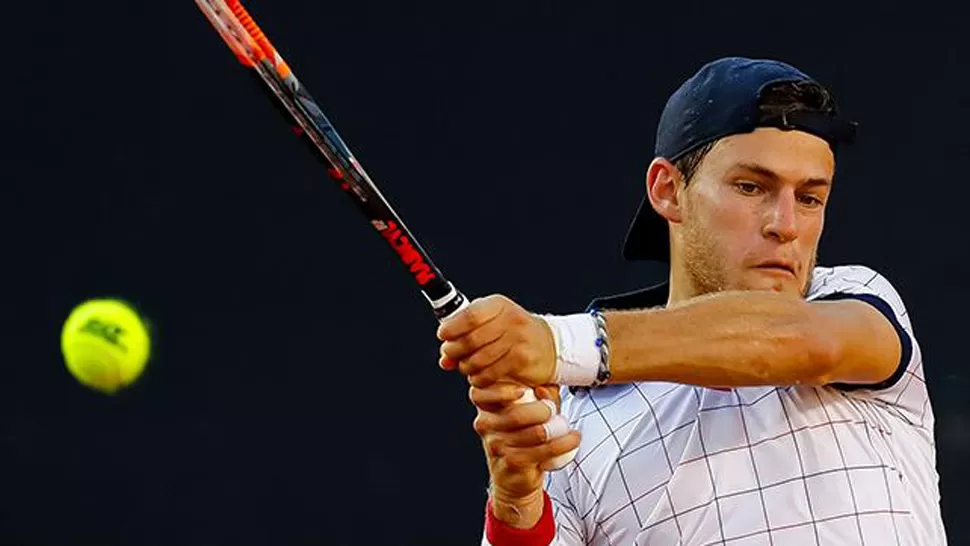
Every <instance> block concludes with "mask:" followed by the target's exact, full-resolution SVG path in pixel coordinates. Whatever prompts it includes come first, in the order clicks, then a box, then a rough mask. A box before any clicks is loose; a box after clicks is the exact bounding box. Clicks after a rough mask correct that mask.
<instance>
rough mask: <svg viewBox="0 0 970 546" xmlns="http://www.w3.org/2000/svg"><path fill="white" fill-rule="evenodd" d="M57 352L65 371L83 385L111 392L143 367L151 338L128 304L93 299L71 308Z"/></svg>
mask: <svg viewBox="0 0 970 546" xmlns="http://www.w3.org/2000/svg"><path fill="white" fill-rule="evenodd" d="M61 352H62V353H63V354H64V361H65V363H66V364H67V369H68V371H70V372H71V375H73V376H74V377H75V378H76V379H77V380H78V381H80V382H81V383H82V384H83V385H85V386H87V387H90V388H92V389H95V390H98V391H101V392H104V393H107V394H114V393H115V392H117V391H118V390H119V389H122V388H124V387H127V386H128V385H130V384H131V383H133V382H134V381H135V380H136V379H138V376H139V375H141V373H142V371H144V369H145V364H147V363H148V357H149V356H150V353H151V339H150V337H149V333H148V328H147V326H146V324H145V321H143V320H142V318H141V317H140V316H139V315H138V313H137V312H136V311H135V310H134V309H133V308H132V307H131V306H129V305H127V304H126V303H124V302H122V301H120V300H114V299H95V300H89V301H86V302H84V303H82V304H81V305H78V306H77V307H75V308H74V310H73V311H71V314H70V316H68V318H67V320H66V321H65V322H64V328H63V330H62V331H61Z"/></svg>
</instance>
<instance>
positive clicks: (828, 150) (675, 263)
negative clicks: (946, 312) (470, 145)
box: [438, 58, 946, 546]
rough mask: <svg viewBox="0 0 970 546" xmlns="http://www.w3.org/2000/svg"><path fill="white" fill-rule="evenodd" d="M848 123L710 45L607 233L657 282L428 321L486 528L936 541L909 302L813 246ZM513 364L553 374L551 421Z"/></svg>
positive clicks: (513, 538) (767, 69)
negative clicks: (548, 311) (570, 457)
mask: <svg viewBox="0 0 970 546" xmlns="http://www.w3.org/2000/svg"><path fill="white" fill-rule="evenodd" d="M854 127H855V126H854V124H852V123H847V122H845V121H843V120H842V119H840V117H839V113H838V111H837V108H836V105H835V102H834V100H833V98H832V96H831V94H830V93H829V92H828V91H827V90H826V89H825V88H824V87H823V86H821V85H820V84H818V83H817V82H815V81H814V80H813V79H812V78H810V77H809V76H807V75H805V74H804V73H802V72H800V71H798V70H797V69H795V68H793V67H791V66H789V65H787V64H783V63H780V62H774V61H768V60H751V59H743V58H725V59H720V60H717V61H715V62H712V63H710V64H708V65H706V66H704V67H703V68H701V70H700V71H699V72H698V73H697V74H695V75H694V76H693V77H691V78H690V79H688V80H687V81H686V82H685V83H684V84H683V85H682V86H681V87H680V88H679V89H678V90H677V91H676V92H675V93H674V94H673V95H672V97H671V98H670V100H669V101H668V103H667V105H666V107H665V109H664V111H663V114H662V116H661V119H660V124H659V128H658V131H657V140H656V150H655V152H656V153H655V159H654V160H653V161H652V162H651V163H650V166H649V168H648V170H647V175H646V198H645V200H644V203H643V204H642V205H641V208H640V211H639V212H638V214H637V216H636V218H635V219H634V222H633V224H632V226H631V229H630V232H629V234H628V237H627V241H626V243H625V248H624V254H625V256H626V257H627V258H630V259H658V260H669V264H670V274H669V279H668V281H667V282H664V283H663V284H661V285H659V286H655V287H651V288H647V289H644V290H640V291H636V292H632V293H627V294H621V295H618V296H611V297H603V298H598V299H595V300H594V301H593V302H592V304H591V305H590V309H589V310H588V312H586V313H580V314H573V315H565V316H548V315H537V314H532V313H529V312H527V311H526V310H524V309H522V308H521V307H520V306H518V305H516V304H515V303H514V302H512V301H510V300H509V299H508V298H505V297H501V296H491V297H488V298H483V299H481V300H478V301H475V302H474V303H473V304H472V305H471V306H470V307H469V308H468V309H467V310H466V311H464V312H462V313H461V314H459V315H457V316H456V317H454V318H453V319H452V320H449V321H447V322H446V323H444V324H442V325H441V327H440V329H439V332H438V335H439V337H440V339H441V340H442V341H443V344H442V347H441V351H442V359H441V365H442V366H443V367H444V368H446V369H453V368H458V369H459V370H460V371H461V373H463V374H465V375H467V376H468V378H469V381H470V382H471V383H472V385H473V388H472V389H471V397H472V400H473V402H474V403H475V404H476V406H477V407H478V409H479V414H478V418H477V419H476V424H475V428H476V430H477V431H478V433H479V434H480V435H481V437H482V439H483V444H484V446H485V451H486V457H487V460H488V465H489V471H490V477H491V486H490V489H489V493H490V495H489V499H488V501H487V504H486V524H485V533H484V534H485V536H484V538H483V544H491V545H493V546H506V545H536V546H538V545H547V544H555V545H560V546H565V545H579V544H584V545H585V544H596V545H604V546H605V545H624V546H627V545H633V544H638V545H646V544H650V545H702V544H730V545H745V546H751V545H762V544H764V545H784V546H793V545H802V544H812V545H846V544H866V545H886V544H905V545H910V544H912V545H915V544H920V545H942V544H945V543H946V537H945V534H944V528H943V523H942V519H941V514H940V509H939V493H938V487H937V482H938V477H937V473H936V470H935V462H936V461H935V459H936V454H935V447H934V417H933V410H932V407H931V404H930V401H929V397H928V394H927V390H926V384H925V382H924V377H923V364H922V358H921V354H920V348H919V345H918V344H917V342H916V339H915V337H914V333H913V327H912V325H911V323H910V319H909V317H908V316H907V312H906V308H905V306H904V304H903V302H902V300H901V299H900V297H899V295H898V294H897V292H896V290H895V289H894V288H893V286H892V285H891V284H890V282H889V281H888V280H887V279H886V278H884V277H883V276H882V275H880V274H879V273H877V272H875V271H873V270H871V269H869V268H867V267H865V266H862V265H852V266H838V267H818V266H816V262H815V257H816V249H817V246H818V242H819V238H820V236H821V234H822V226H823V220H824V217H825V209H826V204H827V202H828V200H829V194H830V192H831V190H832V184H833V178H834V174H835V156H836V152H837V151H838V148H839V145H840V144H843V143H847V142H849V141H851V140H852V137H853V134H854ZM515 384H520V385H531V386H543V385H547V386H548V385H561V386H563V389H562V390H561V394H562V414H563V416H565V419H566V421H561V420H557V419H552V420H550V419H551V417H552V415H553V414H554V412H555V410H554V409H553V407H552V406H554V405H555V404H548V403H544V402H542V401H539V402H534V403H530V404H521V405H515V404H513V403H512V402H513V401H514V400H515V399H516V398H517V397H518V396H519V394H520V393H521V387H516V386H514V385H515ZM567 422H568V425H567ZM568 428H571V429H574V431H576V432H570V433H568V434H564V433H565V432H566V430H567V429H568ZM577 432H578V433H580V434H581V435H582V438H581V440H580V438H579V437H578V435H577ZM577 445H579V451H578V454H577V456H576V457H575V459H574V461H573V462H571V463H569V464H568V465H567V466H566V467H565V468H563V469H561V470H559V471H556V472H551V473H548V474H547V473H545V472H544V470H546V469H547V467H548V464H549V461H550V460H551V459H552V457H554V456H557V455H561V454H564V453H567V452H568V451H570V450H571V449H573V448H574V447H576V446H577Z"/></svg>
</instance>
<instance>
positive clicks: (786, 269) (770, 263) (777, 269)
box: [755, 260, 796, 277]
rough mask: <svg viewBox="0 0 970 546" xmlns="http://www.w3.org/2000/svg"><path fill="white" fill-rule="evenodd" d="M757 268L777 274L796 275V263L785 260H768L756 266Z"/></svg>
mask: <svg viewBox="0 0 970 546" xmlns="http://www.w3.org/2000/svg"><path fill="white" fill-rule="evenodd" d="M755 269H758V270H760V271H764V272H766V273H772V274H775V275H785V276H791V277H795V276H796V275H795V265H794V264H793V263H792V262H787V261H784V260H767V261H764V262H761V263H760V264H758V265H757V266H755Z"/></svg>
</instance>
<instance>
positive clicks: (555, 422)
mask: <svg viewBox="0 0 970 546" xmlns="http://www.w3.org/2000/svg"><path fill="white" fill-rule="evenodd" d="M536 400H537V398H536V393H535V391H533V390H532V389H526V390H525V392H524V393H522V397H521V398H519V399H518V400H516V401H515V403H516V404H528V403H529V402H535V401H536ZM544 402H549V407H550V408H551V409H552V416H551V417H550V418H549V420H548V421H546V422H545V424H544V425H543V427H545V429H546V438H547V441H548V440H552V439H553V438H558V437H560V436H565V435H566V434H568V433H569V424H568V423H567V422H566V418H565V417H563V416H562V415H559V413H558V412H557V411H556V405H555V403H554V402H552V400H548V401H547V400H544ZM577 451H579V448H578V447H576V448H573V449H572V450H570V451H568V452H566V453H563V454H562V455H559V456H558V457H555V458H553V459H552V460H550V461H549V465H550V466H551V468H550V470H562V469H563V468H565V467H566V465H568V464H569V463H570V462H572V460H573V459H575V458H576V452H577Z"/></svg>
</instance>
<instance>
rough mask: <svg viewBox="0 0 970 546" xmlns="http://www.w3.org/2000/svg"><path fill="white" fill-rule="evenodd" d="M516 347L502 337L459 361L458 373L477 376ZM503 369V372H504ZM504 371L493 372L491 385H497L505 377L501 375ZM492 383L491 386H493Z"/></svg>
mask: <svg viewBox="0 0 970 546" xmlns="http://www.w3.org/2000/svg"><path fill="white" fill-rule="evenodd" d="M513 348H514V347H513V346H512V345H511V344H510V343H509V342H508V340H507V339H506V338H505V337H500V338H498V339H496V340H495V341H493V342H491V343H489V344H488V345H485V346H483V347H480V348H479V349H477V350H476V351H475V352H474V353H472V354H470V355H468V356H466V357H465V358H461V359H459V362H458V371H460V372H461V373H462V375H468V376H471V375H476V374H479V373H481V372H482V371H483V370H485V369H486V368H488V367H489V366H492V365H493V364H495V363H496V362H498V361H499V360H501V359H502V358H504V357H505V356H506V355H507V354H509V352H510V351H512V349H513ZM504 369H505V368H503V369H502V370H504ZM502 370H493V371H492V373H491V374H490V375H489V377H490V378H491V379H492V381H491V383H495V382H496V381H498V380H499V379H501V378H502V377H503V374H502V373H501V372H502ZM491 383H490V384H491Z"/></svg>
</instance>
